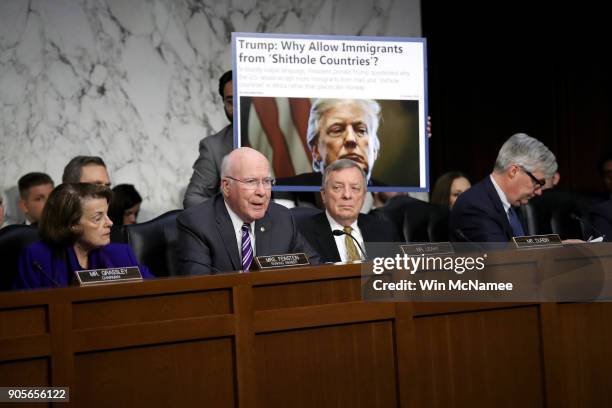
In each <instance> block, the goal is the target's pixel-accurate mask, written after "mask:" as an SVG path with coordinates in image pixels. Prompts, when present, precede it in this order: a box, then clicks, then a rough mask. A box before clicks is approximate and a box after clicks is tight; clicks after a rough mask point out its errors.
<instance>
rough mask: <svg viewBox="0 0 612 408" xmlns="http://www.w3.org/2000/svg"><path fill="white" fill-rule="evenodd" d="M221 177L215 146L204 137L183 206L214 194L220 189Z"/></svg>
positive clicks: (199, 201) (185, 206)
mask: <svg viewBox="0 0 612 408" xmlns="http://www.w3.org/2000/svg"><path fill="white" fill-rule="evenodd" d="M211 137H212V136H211ZM219 179H220V175H219V171H218V170H217V165H216V163H215V152H214V148H213V146H212V145H211V143H208V141H207V140H206V139H203V140H201V141H200V156H199V157H198V158H197V160H196V161H195V163H194V164H193V174H192V175H191V180H189V185H188V186H187V190H185V197H184V199H183V207H184V208H189V207H192V206H194V205H196V204H199V203H201V202H203V201H205V200H206V199H208V198H210V197H212V196H214V195H215V194H216V193H217V191H218V190H219Z"/></svg>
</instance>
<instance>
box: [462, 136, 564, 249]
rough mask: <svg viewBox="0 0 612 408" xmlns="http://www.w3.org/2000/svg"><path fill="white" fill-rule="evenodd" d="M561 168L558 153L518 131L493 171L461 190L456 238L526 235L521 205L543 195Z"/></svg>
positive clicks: (498, 238)
mask: <svg viewBox="0 0 612 408" xmlns="http://www.w3.org/2000/svg"><path fill="white" fill-rule="evenodd" d="M556 171H557V161H556V159H555V156H554V154H553V153H552V152H551V151H550V150H549V149H548V148H547V147H546V146H545V145H544V144H543V143H542V142H540V141H539V140H537V139H534V138H533V137H530V136H527V135H526V134H523V133H517V134H515V135H513V136H512V137H510V138H509V139H508V140H507V141H506V142H505V143H504V144H503V146H502V147H501V149H500V150H499V154H498V156H497V160H496V161H495V166H494V168H493V172H492V173H491V174H490V175H489V176H488V177H486V178H485V179H484V180H482V181H481V182H480V183H478V184H475V185H474V186H472V188H470V189H469V190H467V191H466V192H465V193H463V194H461V195H460V196H459V198H458V199H457V202H456V203H455V206H454V207H453V209H452V211H451V217H450V237H451V240H452V241H466V240H469V241H473V242H506V241H509V240H510V239H511V238H512V237H516V236H522V235H525V230H524V227H523V224H522V221H521V220H520V218H519V216H518V207H519V206H521V205H524V204H527V202H528V201H529V200H530V199H531V198H533V197H534V196H536V195H541V194H542V190H543V188H546V187H545V186H546V185H547V184H546V181H547V180H548V179H552V178H553V177H554V175H555V173H556Z"/></svg>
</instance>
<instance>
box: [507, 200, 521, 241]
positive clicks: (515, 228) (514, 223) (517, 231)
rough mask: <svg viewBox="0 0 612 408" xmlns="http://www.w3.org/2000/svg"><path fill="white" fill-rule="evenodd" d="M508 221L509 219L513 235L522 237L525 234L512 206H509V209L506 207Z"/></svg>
mask: <svg viewBox="0 0 612 408" xmlns="http://www.w3.org/2000/svg"><path fill="white" fill-rule="evenodd" d="M508 221H510V226H511V227H512V235H513V236H515V237H522V236H524V235H525V231H523V226H522V225H521V221H520V220H519V217H518V215H516V210H515V209H514V208H513V207H510V209H508Z"/></svg>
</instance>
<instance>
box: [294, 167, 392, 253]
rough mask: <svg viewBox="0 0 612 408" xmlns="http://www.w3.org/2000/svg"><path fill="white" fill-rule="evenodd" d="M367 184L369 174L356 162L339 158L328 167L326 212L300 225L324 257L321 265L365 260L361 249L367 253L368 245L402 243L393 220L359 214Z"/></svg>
mask: <svg viewBox="0 0 612 408" xmlns="http://www.w3.org/2000/svg"><path fill="white" fill-rule="evenodd" d="M366 185H367V183H366V173H365V171H364V170H363V169H362V167H361V166H360V165H359V163H357V162H355V161H354V160H350V159H338V160H336V161H334V162H333V163H331V164H330V165H329V166H326V167H325V171H324V173H323V182H322V184H321V198H322V200H323V204H324V205H325V211H324V212H321V213H318V214H314V215H313V216H311V217H308V218H305V219H304V220H303V221H301V222H299V225H298V226H299V228H300V231H301V232H302V234H303V235H304V237H305V238H306V240H307V241H308V243H310V245H311V246H312V247H313V248H314V249H315V250H316V251H317V252H318V253H319V255H320V256H321V262H341V261H342V262H352V261H360V260H364V259H365V253H362V252H361V249H363V250H365V245H364V244H365V243H366V242H399V241H401V239H400V237H399V236H398V235H397V232H396V229H395V227H394V226H393V224H392V223H391V221H389V220H387V219H384V218H379V217H376V216H374V215H371V214H360V213H359V210H361V207H362V206H363V201H364V200H365V196H366V193H367V190H366ZM342 233H344V234H342ZM354 240H355V241H356V242H357V243H358V244H359V245H355V241H354ZM359 247H361V249H359Z"/></svg>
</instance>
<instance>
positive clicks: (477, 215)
mask: <svg viewBox="0 0 612 408" xmlns="http://www.w3.org/2000/svg"><path fill="white" fill-rule="evenodd" d="M517 213H519V211H517ZM521 222H522V221H521ZM449 228H450V229H449V235H450V239H451V241H465V239H463V238H462V237H461V236H460V234H458V233H457V230H460V231H462V232H463V234H464V235H465V236H466V237H467V238H468V239H469V240H470V241H473V242H508V241H509V240H510V239H512V236H513V234H512V227H511V226H510V222H509V221H508V216H507V215H506V212H505V211H504V206H503V204H502V202H501V199H500V198H499V195H498V194H497V191H496V190H495V187H494V186H493V182H491V178H490V177H489V176H487V177H486V178H485V179H484V180H482V181H481V182H479V183H477V184H474V185H473V186H472V187H471V188H470V189H469V190H467V191H465V192H463V193H462V194H461V195H460V196H459V197H458V198H457V201H456V202H455V205H454V206H453V209H452V210H451V215H450V226H449ZM523 229H525V231H526V230H527V229H526V228H525V226H524V223H523Z"/></svg>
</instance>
